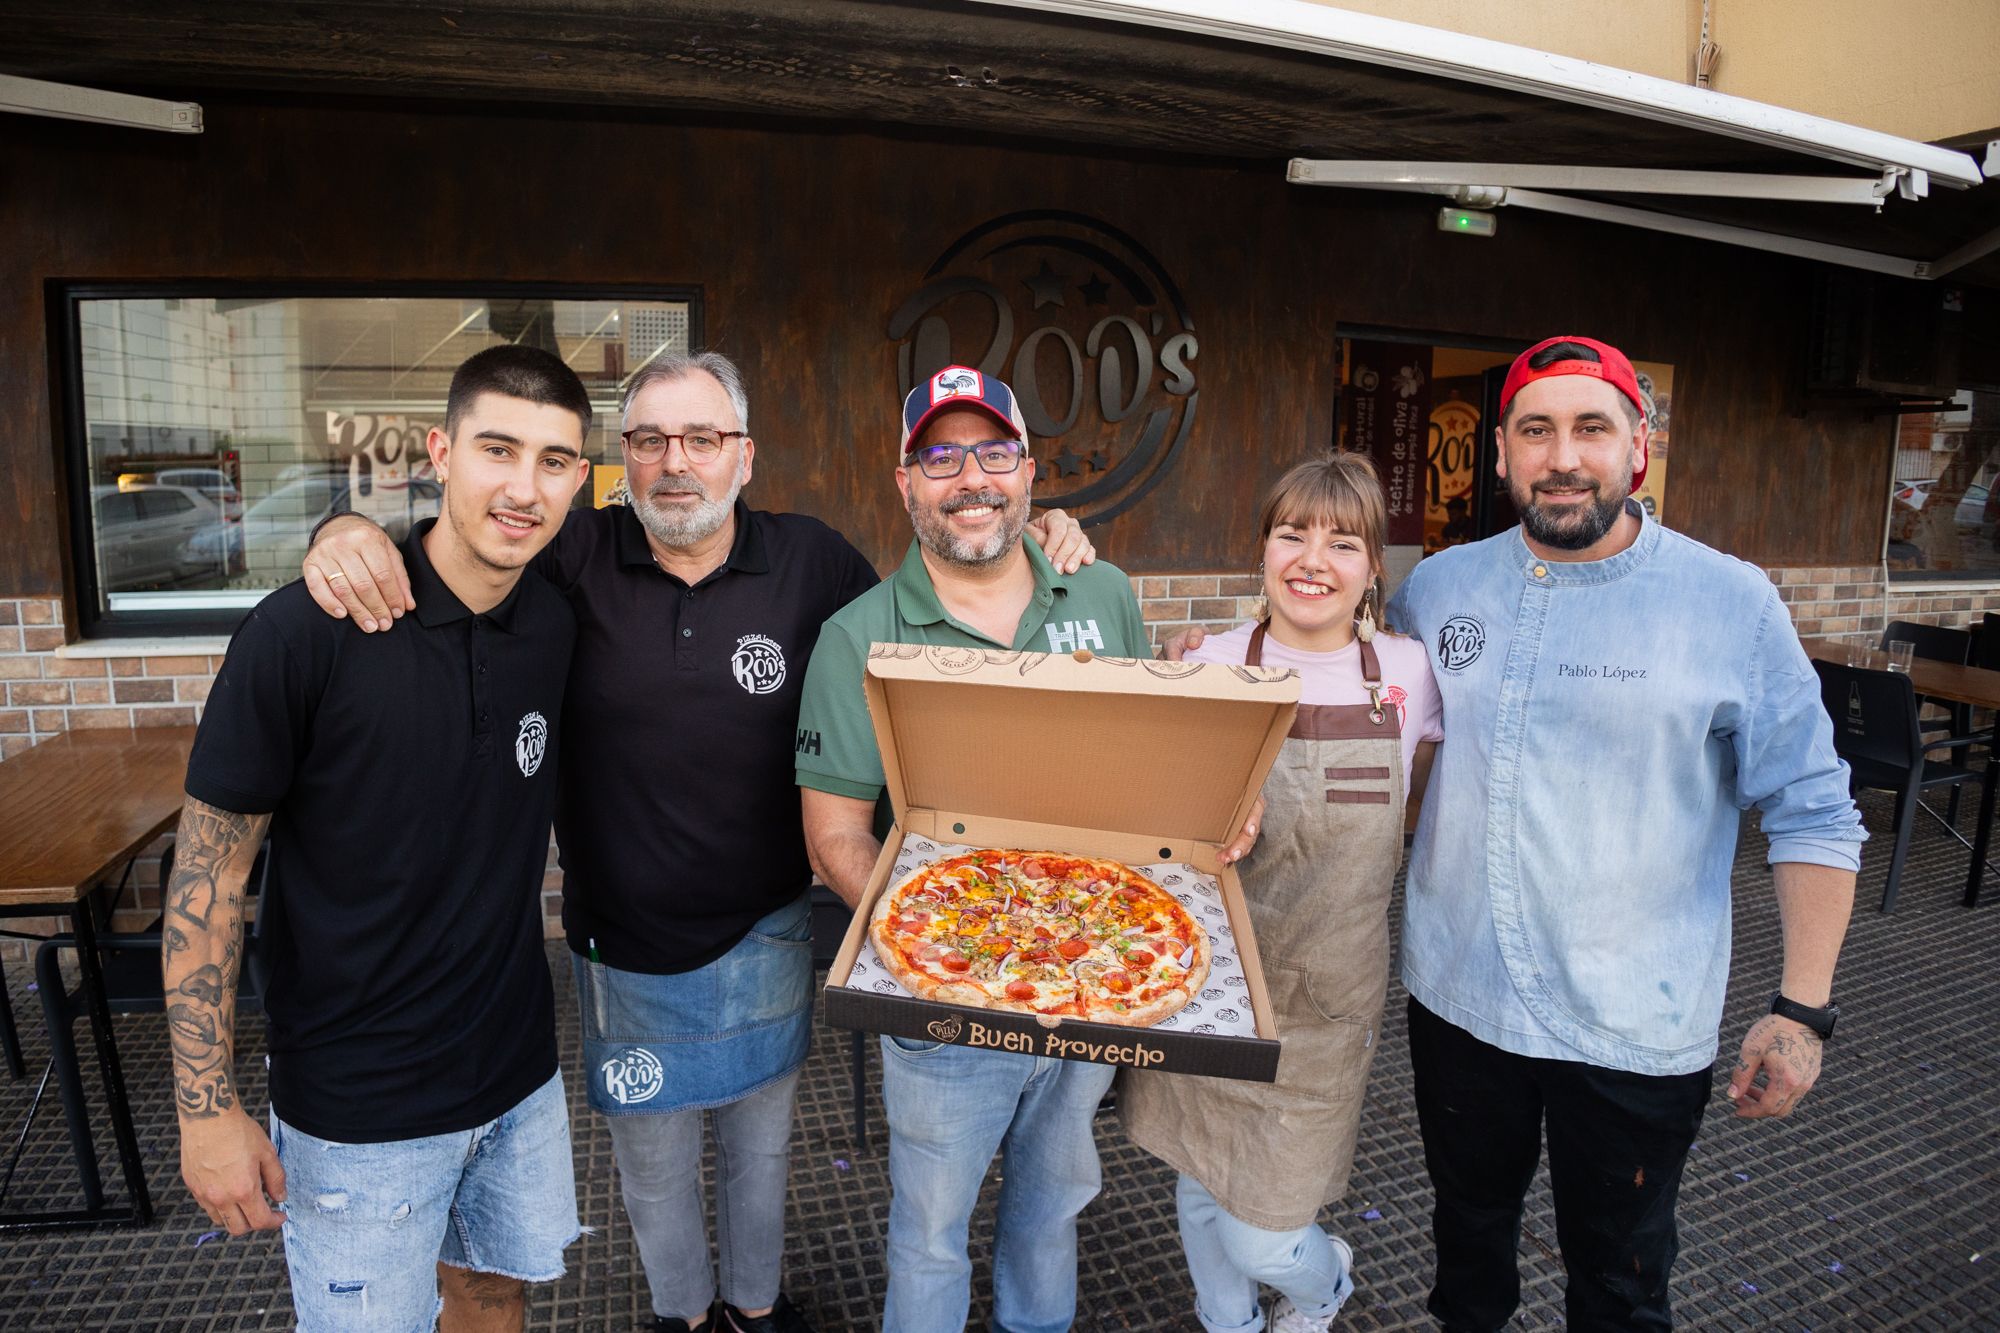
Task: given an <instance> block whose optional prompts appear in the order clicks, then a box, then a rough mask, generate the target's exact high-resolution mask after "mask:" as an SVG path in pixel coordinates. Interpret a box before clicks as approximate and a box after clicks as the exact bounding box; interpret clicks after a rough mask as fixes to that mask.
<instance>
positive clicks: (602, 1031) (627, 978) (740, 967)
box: [570, 895, 812, 1115]
mask: <svg viewBox="0 0 2000 1333" xmlns="http://www.w3.org/2000/svg"><path fill="white" fill-rule="evenodd" d="M570 961H571V964H572V966H573V967H574V968H575V970H576V993H577V1006H578V1009H579V1010H580V1011H581V1012H580V1018H581V1021H582V1025H583V1061H584V1070H585V1072H586V1073H587V1075H588V1076H589V1088H590V1104H591V1106H592V1107H594V1108H595V1109H596V1110H598V1111H601V1112H603V1113H604V1114H605V1115H661V1114H664V1113H666V1112H670V1111H686V1110H694V1109H700V1108H705V1107H710V1106H723V1105H726V1104H727V1103H729V1102H733V1101H739V1100H741V1099H742V1098H744V1097H746V1096H748V1095H749V1094H751V1093H753V1092H755V1091H757V1090H758V1089H759V1088H762V1087H764V1086H765V1085H766V1084H770V1083H775V1082H777V1081H778V1080H779V1079H781V1078H784V1077H785V1076H786V1075H787V1074H790V1073H791V1072H792V1071H793V1070H795V1069H797V1068H798V1067H799V1066H800V1065H802V1064H804V1063H805V1058H806V1048H807V1046H808V1045H809V1044H810V1042H811V1039H812V910H811V899H810V897H809V896H807V895H801V896H800V897H799V898H798V899H797V900H796V901H795V902H791V903H787V904H786V905H785V906H783V907H780V908H779V909H778V910H777V911H775V912H772V913H771V914H770V915H769V916H766V917H764V918H763V919H762V920H760V921H759V922H757V924H756V925H754V926H752V927H751V928H750V933H749V934H747V935H745V936H744V937H743V938H742V939H741V940H740V941H738V942H737V944H736V947H735V948H733V949H731V950H730V951H729V952H728V953H726V954H724V955H722V957H720V958H717V959H716V960H715V961H713V962H711V963H708V964H706V965H704V966H702V967H698V968H696V969H694V970H693V971H692V972H676V973H673V974H672V975H669V976H655V975H653V974H651V973H647V972H626V971H623V970H621V969H618V968H611V967H606V966H605V965H604V964H602V963H594V962H591V961H590V960H589V959H587V958H584V957H582V956H581V955H578V954H575V953H572V954H571V955H570Z"/></svg>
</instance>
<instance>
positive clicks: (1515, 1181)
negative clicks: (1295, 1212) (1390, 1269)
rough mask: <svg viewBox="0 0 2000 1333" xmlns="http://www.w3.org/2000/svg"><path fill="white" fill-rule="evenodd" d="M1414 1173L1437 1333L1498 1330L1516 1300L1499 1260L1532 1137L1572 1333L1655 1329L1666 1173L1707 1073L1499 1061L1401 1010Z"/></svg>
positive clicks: (1514, 1282) (1508, 1254) (1516, 1275)
mask: <svg viewBox="0 0 2000 1333" xmlns="http://www.w3.org/2000/svg"><path fill="white" fill-rule="evenodd" d="M1410 1063H1411V1064H1412V1066H1413V1067H1414V1070H1415V1074H1416V1093H1417V1117H1418V1120H1419V1122H1420V1124H1421V1125H1422V1128H1423V1136H1424V1163H1425V1165H1426V1166H1428V1167H1429V1168H1430V1175H1431V1184H1432V1185H1433V1186H1434V1187H1435V1188H1436V1190H1437V1208H1436V1210H1435V1211H1434V1212H1433V1213H1432V1214H1431V1230H1432V1235H1433V1238H1434V1239H1435V1241H1436V1243H1437V1280H1436V1283H1435V1284H1434V1285H1433V1286H1432V1287H1431V1296H1430V1311H1431V1313H1432V1314H1434V1315H1436V1316H1437V1317H1438V1318H1439V1319H1441V1320H1442V1321H1444V1325H1445V1328H1446V1329H1447V1330H1450V1333H1487V1330H1492V1329H1500V1328H1504V1327H1505V1326H1506V1324H1507V1321H1508V1320H1509V1319H1510V1318H1512V1317H1513V1314H1514V1309H1515V1307H1516V1306H1518V1305H1519V1304H1520V1303H1521V1274H1520V1267H1519V1263H1518V1261H1517V1259H1516V1257H1515V1251H1516V1248H1517V1246H1518V1245H1519V1243H1520V1235H1521V1211H1522V1206H1523V1201H1524V1199H1525V1198H1526V1196H1527V1192H1528V1185H1529V1183H1530V1182H1531V1181H1532V1180H1533V1179H1534V1175H1535V1164H1536V1163H1537V1162H1538V1161H1539V1160H1540V1158H1541V1151H1542V1125H1543V1122H1544V1121H1545V1120H1546V1122H1547V1124H1548V1143H1549V1183H1550V1185H1551V1187H1552V1189H1553V1191H1554V1194H1555V1204H1556V1237H1557V1240H1558V1243H1559V1244H1560V1245H1561V1246H1562V1256H1563V1267H1564V1269H1565V1270H1566V1271H1567V1272H1568V1274H1569V1285H1568V1291H1567V1323H1568V1326H1569V1328H1570V1329H1571V1330H1573V1331H1574V1333H1597V1331H1598V1330H1604V1331H1605V1333H1610V1331H1611V1330H1618V1331H1619V1333H1623V1330H1627V1329H1669V1328H1671V1327H1673V1321H1672V1318H1671V1316H1670V1315H1669V1313H1668V1309H1667V1275H1668V1273H1669V1272H1670V1271H1671V1270H1672V1268H1673V1265H1674V1257H1675V1256H1676V1255H1677V1254H1678V1253H1679V1252H1680V1243H1679V1239H1678V1237H1677V1235H1676V1233H1675V1230H1674V1204H1675V1201H1676V1199H1677V1198H1678V1196H1679V1194H1680V1183H1681V1168H1682V1167H1683V1166H1684V1165H1685V1164H1686V1162H1687V1154H1688V1149H1689V1148H1690V1147H1691V1146H1692V1145H1693V1143H1694V1136H1695V1132H1696V1131H1697V1130H1698V1129H1700V1128H1701V1117H1702V1112H1703V1111H1704V1110H1705V1109H1706V1108H1707V1106H1708V1098H1709V1092H1710V1090H1711V1088H1712V1087H1713V1082H1712V1080H1711V1078H1710V1075H1709V1071H1708V1070H1706V1069H1704V1070H1701V1071H1700V1072H1698V1073H1693V1074H1675V1075H1668V1076H1664V1077H1661V1076H1655V1075H1650V1074H1630V1073H1625V1072H1623V1071H1620V1070H1616V1069H1605V1068H1602V1067H1600V1066H1597V1065H1589V1064H1584V1063H1581V1062H1579V1061H1571V1060H1537V1059H1532V1058H1530V1057H1528V1056H1525V1055H1513V1054H1510V1053H1509V1052H1507V1051H1503V1050H1500V1049H1499V1048H1497V1047H1494V1046H1489V1045H1487V1044H1486V1043H1485V1042H1483V1041H1480V1040H1479V1039H1478V1038H1477V1037H1474V1036H1473V1035H1472V1034H1471V1033H1469V1032H1467V1031H1465V1030H1464V1029H1463V1028H1460V1027H1457V1026H1455V1025H1453V1024H1451V1023H1448V1022H1446V1021H1445V1020H1444V1019H1442V1018H1439V1017H1438V1016H1437V1015H1436V1014H1434V1013H1432V1012H1431V1011H1430V1010H1428V1009H1426V1008H1424V1007H1423V1006H1422V1005H1420V1004H1418V1003H1417V1002H1416V1001H1415V1000H1411V1001H1410Z"/></svg>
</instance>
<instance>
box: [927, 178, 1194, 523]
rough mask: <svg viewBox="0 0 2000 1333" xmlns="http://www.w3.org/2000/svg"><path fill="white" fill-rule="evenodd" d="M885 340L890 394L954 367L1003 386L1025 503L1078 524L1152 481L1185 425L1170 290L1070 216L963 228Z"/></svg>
mask: <svg viewBox="0 0 2000 1333" xmlns="http://www.w3.org/2000/svg"><path fill="white" fill-rule="evenodd" d="M1023 328H1026V330H1027V331H1026V332H1025V333H1018V331H1019V330H1021V329H1023ZM1017 333H1018V336H1017ZM889 340H890V341H891V342H893V343H895V344H896V378H897V385H898V392H899V393H908V392H909V391H910V387H911V386H912V385H913V384H917V383H919V382H921V381H922V380H924V379H925V378H926V377H928V376H930V375H932V374H934V373H936V372H937V371H939V370H941V369H943V368H944V367H945V366H948V365H952V364H954V363H958V364H962V365H969V366H976V367H977V368H978V369H979V370H980V371H982V372H983V373H985V374H988V375H997V376H999V377H1000V378H1002V379H1004V380H1006V381H1007V382H1008V383H1009V384H1011V385H1012V386H1013V388H1014V393H1015V395H1016V397H1017V399H1018V400H1019V402H1020V406H1021V415H1022V418H1023V419H1024V420H1025V421H1026V422H1027V424H1028V436H1029V443H1030V445H1031V446H1032V448H1033V451H1034V454H1035V458H1036V471H1035V502H1036V503H1037V504H1040V505H1048V506H1055V507H1058V508H1063V509H1069V510H1072V511H1073V512H1074V513H1075V515H1076V518H1077V520H1078V521H1079V522H1081V523H1082V524H1083V525H1084V526H1085V527H1095V526H1096V525H1098V524H1100V523H1106V522H1109V521H1110V520H1111V519H1113V518H1115V517H1117V516H1118V515H1119V514H1122V513H1124V512H1125V511H1126V510H1128V509H1130V508H1132V507H1133V506H1134V505H1136V504H1137V503H1138V502H1139V501H1140V500H1141V499H1143V498H1145V496H1146V494H1147V493H1148V492H1149V491H1151V490H1152V489H1153V488H1154V487H1155V486H1157V485H1159V483H1160V481H1161V479H1162V478H1164V477H1165V476H1166V475H1167V473H1168V472H1169V471H1170V470H1171V469H1172V468H1173V466H1174V464H1175V463H1176V461H1178V459H1179V457H1180V452H1181V450H1182V448H1183V447H1184V446H1185V445H1186V444H1187V441H1188V436H1189V433H1190V431H1191V430H1192V428H1193V425H1194V410H1195V403H1196V400H1197V399H1198V398H1199V397H1200V394H1199V393H1198V392H1197V390H1196V387H1195V372H1194V361H1195V358H1196V356H1197V355H1198V354H1199V353H1200V351H1201V344H1200V343H1199V342H1198V341H1197V340H1196V338H1195V333H1194V320H1193V318H1192V317H1191V316H1190V315H1189V314H1188V309H1187V302H1186V301H1185V300H1184V299H1183V298H1182V296H1181V291H1180V288H1179V286H1178V285H1177V284H1176V283H1175V282H1174V280H1173V279H1172V278H1171V277H1169V276H1167V274H1166V272H1165V271H1164V270H1163V269H1161V267H1160V265H1159V262H1158V261H1157V260H1155V259H1154V258H1153V256H1152V255H1151V254H1149V253H1148V252H1147V251H1146V249H1145V247H1144V246H1142V245H1140V244H1139V243H1138V242H1137V241H1135V240H1133V239H1132V237H1130V236H1129V235H1127V234H1126V233H1124V232H1123V231H1120V230H1119V229H1118V228H1116V227H1113V226H1112V225H1110V224H1109V223H1107V222H1103V221H1101V220H1099V219H1097V218H1093V217H1089V216H1087V215H1085V214H1082V213H1071V212H1064V211H1060V210H1054V209H1044V210H1036V211H1031V212H1023V213H1008V214H1006V215H1004V216H1002V217H997V218H994V219H993V220H992V221H990V222H987V223H984V224H982V225H980V226H978V227H974V228H973V229H972V230H971V231H969V232H967V233H966V234H965V235H963V236H961V237H959V238H958V239H957V240H955V241H953V242H952V243H951V244H950V245H949V246H947V247H945V250H944V253H942V254H941V255H939V256H938V258H937V262H935V263H933V264H932V265H931V266H930V269H929V271H928V272H926V273H925V274H924V285H923V286H922V287H921V288H919V289H918V290H917V292H916V294H915V295H913V296H911V297H910V298H909V300H907V301H905V302H903V304H902V306H901V307H900V308H899V309H898V310H897V311H896V313H895V314H894V315H893V316H891V318H890V320H889Z"/></svg>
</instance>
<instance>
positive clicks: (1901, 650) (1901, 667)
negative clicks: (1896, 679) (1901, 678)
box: [1889, 639, 1917, 676]
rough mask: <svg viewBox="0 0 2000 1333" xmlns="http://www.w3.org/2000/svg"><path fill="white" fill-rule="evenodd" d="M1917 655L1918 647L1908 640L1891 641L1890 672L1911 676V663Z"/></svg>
mask: <svg viewBox="0 0 2000 1333" xmlns="http://www.w3.org/2000/svg"><path fill="white" fill-rule="evenodd" d="M1916 655H1917V645H1916V644H1915V643H1912V642H1911V641H1910V640H1908V639H1891V640H1889V670H1891V671H1900V672H1902V673H1903V674H1904V675H1906V676H1907V675H1909V674H1910V662H1911V660H1912V659H1914V658H1915V657H1916Z"/></svg>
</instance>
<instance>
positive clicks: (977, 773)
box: [825, 643, 1299, 1083]
mask: <svg viewBox="0 0 2000 1333" xmlns="http://www.w3.org/2000/svg"><path fill="white" fill-rule="evenodd" d="M865 685H866V690H867V695H868V709H869V713H870V715H871V716H872V718H873V720H874V724H875V740H876V744H877V745H878V746H879V747H880V749H881V755H882V768H883V772H884V775H885V777H886V778H887V781H888V788H889V797H890V801H891V802H892V804H893V805H894V808H895V814H896V822H895V826H894V827H893V828H892V829H891V830H890V831H889V835H888V837H887V839H886V840H885V841H884V843H883V846H882V855H881V857H880V858H879V859H878V860H877V861H876V863H875V868H874V871H873V873H872V874H871V875H870V876H869V879H868V887H867V889H866V890H865V891H864V893H863V894H862V900H861V905H860V907H859V908H858V909H857V910H856V911H855V913H854V920H853V922H852V923H851V924H850V925H849V927H848V931H847V936H846V938H845V939H844V940H843V941H842V943H841V948H840V953H839V954H838V955H837V956H836V957H835V959H834V961H833V966H832V967H831V968H830V969H829V971H828V974H827V986H826V992H825V999H826V1018H827V1021H828V1022H830V1023H833V1024H836V1025H838V1026H841V1027H848V1028H860V1029H863V1030H865V1031H869V1032H882V1033H887V1034H889V1035H891V1036H898V1037H905V1038H910V1039H914V1040H920V1041H944V1042H951V1043H954V1044H957V1045H962V1046H981V1047H990V1048H993V1049H998V1050H1012V1051H1020V1052H1027V1053H1032V1054H1036V1055H1044V1056H1054V1057H1056V1058H1059V1059H1066V1060H1086V1061H1091V1062H1094V1063H1098V1064H1116V1065H1128V1066H1131V1067H1134V1068H1140V1069H1157V1070H1164V1071H1168V1072H1174V1073H1189V1074H1210V1075H1216V1076H1220V1077H1223V1078H1241V1079H1252V1080H1257V1081H1261V1082H1266V1083H1268V1082H1270V1081H1272V1080H1273V1079H1275V1078H1276V1077H1277V1073H1278V1032H1277V1027H1276V1025H1275V1024H1274V1023H1273V1021H1272V1018H1271V1002H1270V997H1269V994H1268V992H1267V991H1266V989H1265V986H1264V973H1263V969H1262V967H1261V965H1260V964H1259V962H1258V957H1257V942H1256V939H1255V937H1254V936H1253V935H1252V933H1251V929H1250V918H1249V913H1248V912H1247V911H1246V910H1245V909H1244V903H1243V885H1242V882H1241V880H1239V879H1238V878H1237V875H1236V870H1235V868H1234V867H1233V866H1227V865H1224V864H1222V860H1221V852H1222V849H1223V848H1224V847H1225V846H1227V845H1228V843H1229V840H1230V838H1231V837H1233V836H1234V834H1235V832H1236V830H1237V829H1239V828H1241V827H1242V825H1243V820H1244V818H1245V817H1246V815H1247V814H1248V812H1249V809H1250V806H1251V804H1252V802H1253V801H1255V799H1256V797H1257V793H1258V792H1259V791H1260V790H1261V789H1262V787H1263V785H1264V778H1265V775H1266V774H1268V773H1269V772H1270V769H1271V765H1272V763H1274V762H1275V761H1276V759H1277V757H1278V751H1279V749H1280V747H1282V746H1283V744H1284V741H1285V736H1286V734H1287V733H1288V732H1289V731H1290V730H1291V726H1292V716H1293V714H1294V713H1295V712H1296V711H1297V709H1298V699H1299V682H1298V677H1297V675H1296V673H1294V672H1292V671H1288V670H1277V669H1273V668H1265V667H1241V666H1223V665H1218V664H1213V663H1208V664H1205V663H1199V662H1157V661H1153V660H1150V659H1136V658H1122V657H1101V656H1097V655H1095V654H1093V653H1091V652H1090V651H1088V650H1082V651H1078V652H1076V653H1072V654H1060V653H1030V652H1016V651H1005V650H999V649H976V648H958V647H941V646H937V645H919V644H892V643H877V644H874V645H872V646H871V648H870V651H869V658H868V669H867V676H866V681H865ZM961 846H967V847H1018V848H1024V849H1029V850H1037V851H1054V852H1070V853H1075V854H1079V855H1086V856H1104V857H1110V858H1112V859H1114V860H1119V861H1123V862H1125V863H1126V864H1128V865H1130V866H1132V867H1133V868H1134V869H1137V870H1140V871H1141V873H1145V874H1148V875H1149V877H1151V878H1153V879H1154V880H1155V881H1156V882H1159V883H1161V884H1162V885H1163V887H1169V889H1170V891H1172V892H1174V893H1176V896H1178V897H1180V898H1181V900H1182V902H1183V903H1186V904H1188V905H1189V906H1190V908H1191V910H1198V911H1201V912H1205V913H1206V917H1205V918H1204V924H1205V925H1209V926H1210V941H1211V944H1212V945H1213V946H1214V947H1213V950H1212V952H1213V954H1214V958H1213V961H1212V964H1211V970H1210V976H1209V981H1208V983H1207V984H1206V986H1205V987H1204V990H1203V994H1202V995H1201V996H1198V997H1197V1001H1196V1004H1197V1005H1202V1006H1208V1007H1210V1009H1211V1012H1209V1013H1208V1014H1207V1015H1206V1017H1207V1018H1208V1020H1209V1021H1195V1020H1196V1017H1197V1016H1196V1015H1193V1014H1187V1013H1183V1014H1180V1015H1175V1016H1173V1017H1171V1018H1168V1019H1166V1020H1164V1021H1163V1022H1162V1023H1160V1024H1159V1025H1156V1026H1154V1027H1148V1028H1135V1027H1123V1026H1119V1025H1116V1024H1109V1023H1093V1022H1087V1021H1084V1020H1082V1019H1075V1018H1061V1017H1054V1016H1046V1015H1037V1014H1022V1013H1011V1012H1006V1011H1001V1010H991V1009H980V1008H974V1007H971V1006H967V1005H957V1004H948V1003H943V1002H939V1001H933V1000H921V999H918V998H916V997H915V996H913V995H911V994H910V993H909V992H908V991H907V990H904V989H903V988H902V987H901V986H900V985H899V984H897V983H895V982H894V981H893V980H885V978H886V977H887V973H886V970H882V971H878V972H876V973H875V974H873V975H857V971H858V970H860V971H863V972H864V973H865V972H866V963H865V961H864V960H865V959H873V958H874V944H873V942H872V941H871V940H870V939H869V938H868V922H869V920H870V919H871V916H872V914H873V912H874V908H875V903H876V901H877V900H878V899H879V898H880V897H881V895H882V894H883V892H884V891H885V890H886V889H887V888H888V886H889V885H890V884H891V883H893V882H895V880H896V879H897V878H899V877H900V872H899V870H898V865H899V862H900V863H901V865H902V866H903V867H904V868H908V867H910V866H912V865H914V864H916V863H917V862H918V861H920V860H923V859H928V858H929V857H930V856H931V855H935V854H939V853H948V852H949V851H951V850H954V849H955V848H957V847H961ZM1183 872H1185V873H1183ZM1170 880H1171V881H1176V882H1173V883H1169V881H1170ZM1225 960H1226V961H1225ZM876 968H877V969H879V968H880V964H879V961H877V963H876ZM1211 990H1212V991H1215V992H1216V994H1214V995H1210V994H1209V992H1210V991H1211ZM1189 1007H1190V1009H1195V1008H1196V1005H1190V1006H1189ZM1224 1014H1226V1015H1228V1020H1227V1021H1217V1020H1221V1016H1222V1015H1224Z"/></svg>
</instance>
